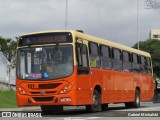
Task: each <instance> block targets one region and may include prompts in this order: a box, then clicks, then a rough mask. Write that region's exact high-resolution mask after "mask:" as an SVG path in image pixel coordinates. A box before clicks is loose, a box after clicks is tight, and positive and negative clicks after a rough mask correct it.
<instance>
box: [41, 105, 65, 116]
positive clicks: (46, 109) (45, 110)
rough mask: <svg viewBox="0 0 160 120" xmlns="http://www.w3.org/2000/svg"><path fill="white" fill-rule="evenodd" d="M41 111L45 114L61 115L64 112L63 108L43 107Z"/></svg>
mask: <svg viewBox="0 0 160 120" xmlns="http://www.w3.org/2000/svg"><path fill="white" fill-rule="evenodd" d="M41 110H42V113H43V114H52V113H59V112H62V111H63V106H54V105H42V106H41Z"/></svg>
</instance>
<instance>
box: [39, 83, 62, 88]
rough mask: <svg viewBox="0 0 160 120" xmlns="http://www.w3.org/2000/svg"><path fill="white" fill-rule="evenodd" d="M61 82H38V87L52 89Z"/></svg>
mask: <svg viewBox="0 0 160 120" xmlns="http://www.w3.org/2000/svg"><path fill="white" fill-rule="evenodd" d="M61 84H62V83H54V84H39V89H53V88H56V87H58V86H60V85H61Z"/></svg>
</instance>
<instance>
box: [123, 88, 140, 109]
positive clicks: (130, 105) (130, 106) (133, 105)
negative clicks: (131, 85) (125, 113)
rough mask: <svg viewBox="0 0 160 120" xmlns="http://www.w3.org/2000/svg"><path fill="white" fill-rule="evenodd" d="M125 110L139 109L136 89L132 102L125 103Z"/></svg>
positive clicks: (138, 97) (138, 96)
mask: <svg viewBox="0 0 160 120" xmlns="http://www.w3.org/2000/svg"><path fill="white" fill-rule="evenodd" d="M125 106H126V108H139V107H140V92H139V90H138V89H136V91H135V99H134V102H127V103H125Z"/></svg>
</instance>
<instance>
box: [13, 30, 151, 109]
mask: <svg viewBox="0 0 160 120" xmlns="http://www.w3.org/2000/svg"><path fill="white" fill-rule="evenodd" d="M16 76H17V78H16V97H17V105H18V106H41V109H42V111H43V112H55V111H61V110H63V106H86V109H87V111H90V112H97V111H101V110H106V109H107V107H108V104H109V103H124V104H125V106H126V107H127V108H130V107H134V108H138V107H140V101H147V100H151V99H152V97H153V94H154V85H153V70H152V62H151V56H150V54H149V53H146V52H143V51H140V50H136V49H133V48H130V47H127V46H124V45H120V44H117V43H114V42H111V41H109V40H104V39H101V38H97V37H93V36H90V35H87V34H84V33H83V32H82V31H73V30H57V31H44V32H35V33H29V34H25V35H22V36H20V38H19V41H18V47H17V70H16Z"/></svg>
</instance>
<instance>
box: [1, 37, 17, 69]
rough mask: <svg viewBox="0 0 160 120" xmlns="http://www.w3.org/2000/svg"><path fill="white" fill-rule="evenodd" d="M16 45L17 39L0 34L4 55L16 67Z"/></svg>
mask: <svg viewBox="0 0 160 120" xmlns="http://www.w3.org/2000/svg"><path fill="white" fill-rule="evenodd" d="M16 47H17V42H16V41H14V40H12V39H10V38H3V37H1V36H0V50H1V51H2V52H3V54H4V56H5V57H6V58H7V60H8V61H9V62H10V65H11V66H12V68H14V67H15V63H16Z"/></svg>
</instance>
